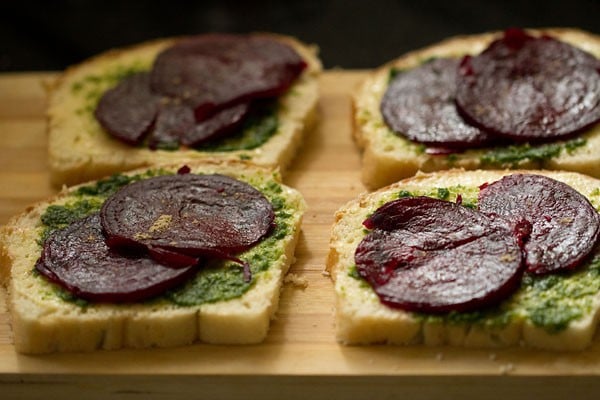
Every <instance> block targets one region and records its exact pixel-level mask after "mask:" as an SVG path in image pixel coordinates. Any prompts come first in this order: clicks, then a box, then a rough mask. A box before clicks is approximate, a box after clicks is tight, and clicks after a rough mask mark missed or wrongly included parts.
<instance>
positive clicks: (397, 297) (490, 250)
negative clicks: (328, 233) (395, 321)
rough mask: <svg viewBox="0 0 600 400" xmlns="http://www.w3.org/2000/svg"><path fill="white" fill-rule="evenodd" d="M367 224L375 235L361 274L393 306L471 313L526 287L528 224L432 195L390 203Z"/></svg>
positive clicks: (360, 254) (366, 242)
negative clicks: (524, 253)
mask: <svg viewBox="0 0 600 400" xmlns="http://www.w3.org/2000/svg"><path fill="white" fill-rule="evenodd" d="M364 224H365V226H366V227H368V228H370V229H373V230H372V231H371V232H370V233H368V234H367V236H366V237H365V238H364V239H363V240H362V241H361V243H360V244H359V246H358V247H357V249H356V252H355V262H356V266H357V270H358V272H359V274H360V275H361V276H362V277H363V278H365V279H366V280H367V281H368V282H369V283H370V284H371V286H372V287H373V288H374V290H375V292H376V293H377V295H378V296H379V298H380V299H381V301H382V302H383V303H384V304H387V305H388V306H390V307H394V308H400V309H403V310H408V311H419V312H428V313H442V312H449V311H458V312H461V311H470V310H475V309H481V308H482V307H487V306H491V305H494V304H496V303H498V302H499V301H501V300H503V299H504V298H506V297H507V296H509V295H510V294H511V293H512V292H513V291H514V290H515V289H517V288H518V286H519V282H520V277H521V273H522V255H521V244H522V240H523V238H524V235H525V234H526V232H527V229H526V228H527V226H525V227H523V224H521V225H519V226H518V227H516V226H513V225H512V224H510V223H509V222H508V221H506V220H504V219H503V218H500V217H493V216H486V215H484V214H482V213H479V212H477V211H475V210H471V209H468V208H465V207H462V206H460V205H457V204H455V203H451V202H447V201H442V200H437V199H432V198H428V197H412V198H410V197H409V198H402V199H399V200H395V201H393V202H390V203H387V204H386V205H384V206H383V207H381V208H379V209H378V210H377V211H376V212H375V213H374V214H373V215H372V216H371V217H370V218H368V219H367V220H366V221H365V223H364ZM525 225H526V223H525ZM524 228H525V229H524Z"/></svg>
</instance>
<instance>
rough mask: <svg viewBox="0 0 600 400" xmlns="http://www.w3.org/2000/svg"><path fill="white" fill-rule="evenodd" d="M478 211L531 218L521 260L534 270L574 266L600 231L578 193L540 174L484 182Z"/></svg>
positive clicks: (593, 213)
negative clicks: (529, 232)
mask: <svg viewBox="0 0 600 400" xmlns="http://www.w3.org/2000/svg"><path fill="white" fill-rule="evenodd" d="M479 210H481V212H484V213H487V214H496V215H501V216H503V217H505V218H507V219H510V220H513V221H514V220H519V219H526V220H528V221H529V222H530V223H531V225H532V231H531V234H530V236H529V238H528V239H527V241H526V242H525V252H526V256H525V262H526V264H527V270H528V271H529V272H531V273H534V274H545V273H549V272H556V271H561V270H568V269H572V268H575V267H576V266H577V265H579V264H580V263H581V262H582V261H583V260H584V259H585V258H586V257H587V256H588V255H589V254H590V252H591V251H592V249H593V248H594V246H595V244H596V241H597V238H598V233H599V231H600V219H599V217H598V213H597V212H596V210H595V209H594V207H592V205H591V204H590V202H589V201H588V200H587V199H586V198H585V197H584V196H583V195H581V194H580V193H579V192H577V191H576V190H574V189H573V188H571V187H570V186H568V185H566V184H564V183H562V182H559V181H556V180H554V179H551V178H548V177H545V176H540V175H523V174H514V175H509V176H506V177H504V178H502V179H501V180H499V181H496V182H494V183H491V184H489V185H484V186H483V187H482V189H481V191H480V192H479Z"/></svg>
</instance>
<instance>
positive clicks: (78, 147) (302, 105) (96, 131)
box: [47, 35, 321, 187]
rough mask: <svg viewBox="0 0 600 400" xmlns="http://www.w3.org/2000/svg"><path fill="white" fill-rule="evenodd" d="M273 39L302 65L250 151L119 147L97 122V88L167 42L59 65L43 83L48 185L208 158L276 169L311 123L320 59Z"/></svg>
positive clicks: (146, 60) (148, 61) (147, 64)
mask: <svg viewBox="0 0 600 400" xmlns="http://www.w3.org/2000/svg"><path fill="white" fill-rule="evenodd" d="M273 37H274V38H276V39H277V40H281V41H283V42H284V43H287V44H289V45H290V46H292V47H293V48H294V49H295V50H296V51H297V52H298V54H300V55H301V56H302V57H303V58H304V60H305V61H306V62H307V64H308V67H307V68H306V69H305V70H304V71H303V73H302V74H301V75H300V77H299V78H298V79H297V80H296V81H295V83H294V84H293V85H292V87H291V88H290V89H289V90H288V91H287V93H286V94H285V95H283V96H282V97H280V98H279V100H278V107H277V111H276V113H277V117H278V127H277V131H276V132H275V133H274V134H273V135H272V136H271V137H270V139H269V140H267V141H266V142H265V143H263V144H262V145H260V146H258V147H256V148H251V149H240V150H232V151H198V150H193V149H180V150H177V151H169V150H155V151H154V150H150V149H149V148H144V147H132V146H129V145H127V144H124V143H122V142H120V141H118V140H116V139H114V138H112V137H111V136H110V135H109V134H107V133H106V132H105V131H104V129H103V128H102V127H101V126H100V125H99V123H98V122H97V120H96V119H95V117H94V109H95V107H96V104H97V102H98V100H99V99H100V97H101V95H102V93H104V92H105V91H106V90H107V89H109V88H110V87H113V86H115V85H116V84H117V83H118V82H119V80H120V78H122V77H124V76H125V75H127V74H128V73H130V72H136V71H142V70H149V69H150V68H151V66H152V63H153V61H154V59H155V58H156V56H157V55H158V53H160V52H161V51H162V50H163V49H165V48H167V47H168V46H169V45H171V44H173V43H174V42H175V39H163V40H156V41H152V42H147V43H142V44H139V45H137V46H133V47H129V48H124V49H118V50H112V51H108V52H106V53H103V54H101V55H98V56H96V57H94V58H91V59H89V60H87V61H85V62H83V63H81V64H79V65H76V66H73V67H71V68H69V69H67V70H66V71H65V72H64V73H63V74H62V76H61V77H60V78H59V79H57V80H56V82H54V83H52V84H50V85H49V99H48V109H47V117H48V133H49V136H48V158H49V164H50V177H51V181H52V183H53V184H54V185H55V186H58V187H60V185H63V184H67V185H71V184H75V183H79V182H84V181H87V180H92V179H98V178H100V177H103V176H107V175H110V174H113V173H116V172H121V171H127V170H131V169H134V168H138V167H144V166H150V165H155V164H161V163H170V162H184V161H192V160H201V159H206V158H215V157H219V158H224V159H229V160H239V159H242V160H251V161H252V162H253V163H255V164H257V165H263V166H269V167H274V166H278V167H280V168H281V170H284V168H285V167H286V166H287V165H288V164H289V163H290V162H291V160H292V158H293V156H294V155H295V153H296V151H297V149H298V148H299V146H300V144H301V143H302V136H303V132H304V131H306V130H307V129H310V128H311V127H312V125H313V124H314V122H315V121H316V105H317V100H318V97H319V88H318V75H319V73H320V71H321V63H320V61H319V59H318V58H317V55H316V48H314V47H311V46H308V45H305V44H303V43H301V42H299V41H298V40H295V39H293V38H291V37H287V36H280V35H273Z"/></svg>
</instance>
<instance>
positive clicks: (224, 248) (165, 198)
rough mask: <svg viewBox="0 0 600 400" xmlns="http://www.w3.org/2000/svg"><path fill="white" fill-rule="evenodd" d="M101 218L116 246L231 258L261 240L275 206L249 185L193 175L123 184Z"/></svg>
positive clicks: (107, 202)
mask: <svg viewBox="0 0 600 400" xmlns="http://www.w3.org/2000/svg"><path fill="white" fill-rule="evenodd" d="M100 215H101V221H102V226H103V228H104V232H105V233H106V235H107V243H108V245H109V246H110V247H113V248H120V247H132V246H133V247H135V246H144V247H146V248H159V249H164V250H168V251H172V252H177V253H183V254H187V255H190V256H203V255H204V256H219V255H228V257H229V256H230V255H231V254H234V253H237V252H240V251H243V250H246V249H248V248H250V247H251V246H253V245H254V244H256V243H257V242H258V241H260V240H261V239H262V238H263V237H264V236H265V235H266V234H267V233H268V232H269V231H270V229H271V228H272V226H273V224H274V218H275V214H274V212H273V207H272V205H271V203H270V202H269V201H268V200H267V199H266V198H265V197H264V195H263V194H262V193H261V192H259V191H258V190H256V189H255V188H253V187H252V186H250V185H248V184H247V183H244V182H240V181H238V180H235V179H233V178H230V177H227V176H223V175H195V174H183V175H168V176H160V177H155V178H150V179H145V180H142V181H139V182H135V183H132V184H130V185H128V186H125V187H124V188H122V189H121V190H119V191H118V192H117V193H115V194H114V195H113V196H111V197H110V198H109V199H108V200H107V201H106V202H105V203H104V205H103V206H102V209H101V211H100ZM221 258H227V257H225V256H224V257H221Z"/></svg>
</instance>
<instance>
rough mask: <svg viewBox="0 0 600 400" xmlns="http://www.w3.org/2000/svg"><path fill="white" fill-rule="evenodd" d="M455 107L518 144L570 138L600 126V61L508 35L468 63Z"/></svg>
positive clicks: (545, 40)
mask: <svg viewBox="0 0 600 400" xmlns="http://www.w3.org/2000/svg"><path fill="white" fill-rule="evenodd" d="M456 104H457V106H458V109H459V111H460V113H461V114H462V115H463V116H464V117H465V118H466V119H467V120H468V121H469V122H471V123H473V124H475V125H477V126H478V127H480V128H482V129H484V130H488V131H490V132H492V133H495V134H498V135H502V136H506V137H509V138H511V139H513V140H520V141H535V140H538V141H544V140H553V139H557V138H562V137H567V136H569V135H572V134H574V133H577V132H580V131H582V130H584V129H586V128H588V127H589V126H591V125H593V124H595V123H596V122H598V121H599V120H600V61H599V60H598V59H596V58H595V57H594V56H593V55H591V54H589V53H586V52H584V51H582V50H580V49H578V48H575V47H573V46H571V45H569V44H566V43H563V42H560V41H558V40H555V39H553V38H550V37H548V36H542V37H538V38H536V37H532V36H530V35H528V34H527V33H525V32H524V31H522V30H519V29H511V30H507V31H506V32H505V34H504V37H502V38H501V39H498V40H496V41H494V42H493V43H492V44H491V45H490V46H489V47H488V48H487V49H486V50H485V51H483V52H482V53H481V54H480V55H478V56H475V57H469V56H467V57H465V58H464V59H463V61H462V64H461V68H460V73H459V77H458V82H457V91H456Z"/></svg>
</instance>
